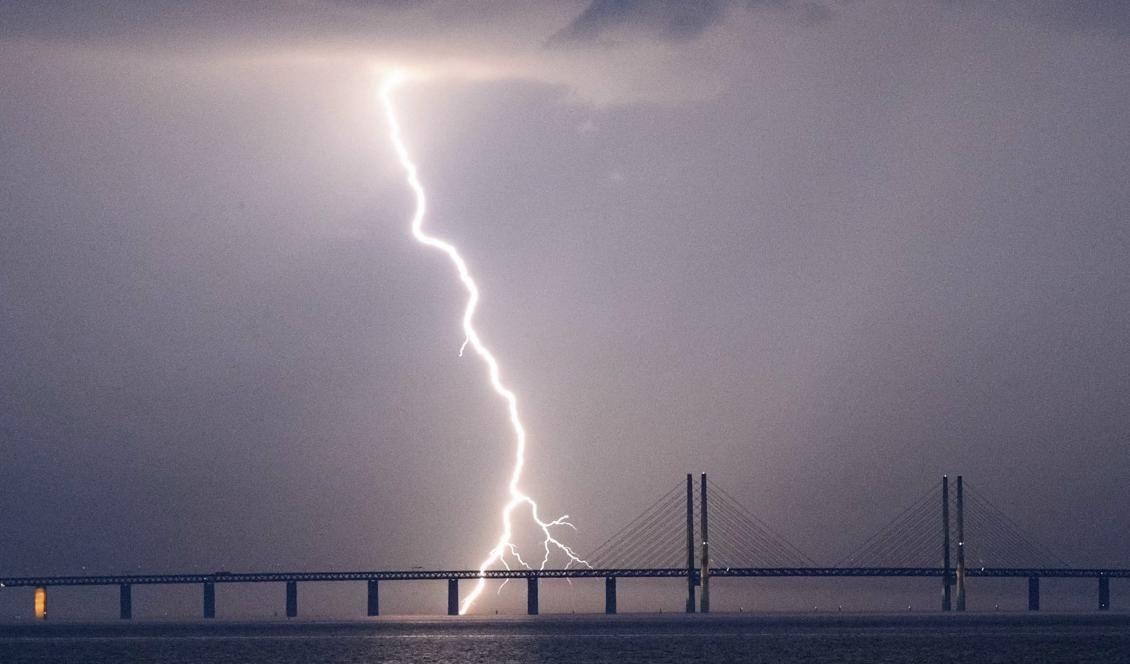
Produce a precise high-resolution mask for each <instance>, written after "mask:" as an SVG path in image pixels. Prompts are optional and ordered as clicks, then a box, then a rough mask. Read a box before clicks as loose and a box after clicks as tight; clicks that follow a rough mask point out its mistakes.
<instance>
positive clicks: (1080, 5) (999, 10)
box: [940, 0, 1130, 37]
mask: <svg viewBox="0 0 1130 664" xmlns="http://www.w3.org/2000/svg"><path fill="white" fill-rule="evenodd" d="M940 2H941V3H942V4H944V5H946V6H950V7H955V8H962V9H967V10H983V11H988V12H991V13H996V14H1000V15H1005V16H1009V17H1011V18H1021V19H1035V20H1037V21H1040V22H1042V23H1044V24H1047V25H1050V26H1053V27H1055V28H1058V29H1061V30H1068V31H1076V32H1098V33H1108V34H1114V35H1118V36H1121V37H1125V36H1127V35H1130V2H1125V1H1124V0H940Z"/></svg>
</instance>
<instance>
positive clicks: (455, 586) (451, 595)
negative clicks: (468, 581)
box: [447, 579, 459, 616]
mask: <svg viewBox="0 0 1130 664" xmlns="http://www.w3.org/2000/svg"><path fill="white" fill-rule="evenodd" d="M447 615H449V616H457V615H459V579H448V580H447Z"/></svg>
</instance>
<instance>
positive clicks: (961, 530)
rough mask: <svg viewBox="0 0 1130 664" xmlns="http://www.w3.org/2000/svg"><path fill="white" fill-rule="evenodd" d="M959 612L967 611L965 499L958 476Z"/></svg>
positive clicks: (959, 476)
mask: <svg viewBox="0 0 1130 664" xmlns="http://www.w3.org/2000/svg"><path fill="white" fill-rule="evenodd" d="M957 610H958V611H964V610H965V499H964V497H963V496H962V490H961V475H958V476H957Z"/></svg>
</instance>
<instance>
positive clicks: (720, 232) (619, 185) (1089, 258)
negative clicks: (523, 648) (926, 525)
mask: <svg viewBox="0 0 1130 664" xmlns="http://www.w3.org/2000/svg"><path fill="white" fill-rule="evenodd" d="M1128 62H1130V4H1127V3H1123V2H1120V1H1117V0H1080V1H1069V0H1030V1H1021V0H1002V1H999V2H990V1H988V0H983V1H982V0H950V1H941V0H938V1H928V2H915V3H905V2H899V1H895V0H890V1H887V0H855V1H846V0H844V1H839V2H834V1H831V0H829V1H824V2H817V1H790V0H747V1H744V2H738V1H734V2H727V1H725V0H707V1H703V2H695V3H684V2H678V1H675V0H670V1H656V2H646V1H638V0H593V1H592V2H553V3H549V2H546V3H527V2H517V1H504V0H499V1H495V2H482V3H456V2H421V3H406V2H400V1H394V0H389V1H387V2H380V1H376V0H374V1H372V2H364V1H354V0H337V1H334V0H287V1H285V2H258V1H254V2H247V3H226V2H218V1H217V2H213V1H211V0H207V1H203V2H194V3H182V2H164V1H162V2H154V1H147V2H141V1H140V0H138V1H127V0H121V1H115V0H106V1H104V2H80V1H63V2H52V3H40V2H30V1H27V2H25V1H22V0H17V1H15V2H4V3H3V4H2V5H0V577H4V576H6V577H14V576H31V575H65V574H82V573H90V574H114V573H119V572H128V573H172V572H211V571H214V570H231V571H248V572H250V571H274V570H284V571H322V570H376V569H409V568H411V567H414V566H421V567H424V568H429V569H433V568H434V569H474V568H476V567H477V565H478V564H479V562H480V561H481V560H482V559H483V557H484V556H485V554H486V553H487V552H488V551H489V550H490V548H491V547H492V546H493V545H494V542H495V540H496V539H497V537H498V530H499V516H498V511H499V507H500V506H501V504H502V502H503V501H504V500H505V497H506V482H507V479H508V477H509V473H510V467H511V462H512V458H513V441H512V437H511V433H510V429H509V428H508V423H507V420H506V411H505V407H504V404H503V403H502V402H501V401H500V400H499V399H498V398H497V397H496V396H495V395H494V394H493V393H492V392H491V391H490V389H489V387H488V385H487V383H486V375H485V372H484V369H483V366H482V364H481V363H480V362H478V360H476V359H475V358H473V357H471V356H468V355H465V356H463V357H460V353H459V351H460V346H461V344H462V343H463V340H464V337H463V333H462V331H461V329H460V327H459V323H460V321H459V319H460V316H461V314H462V310H463V306H464V302H465V293H464V291H463V290H462V289H461V287H460V284H459V281H458V279H457V276H456V274H455V272H454V271H453V270H452V268H451V265H450V264H449V263H448V262H447V261H446V259H445V258H444V257H443V256H442V255H440V254H438V253H437V252H435V251H431V250H429V249H427V248H424V247H422V246H421V245H419V244H417V243H416V242H415V241H414V240H413V238H412V235H411V233H410V231H409V226H408V224H409V220H410V218H411V215H412V212H413V205H414V201H413V198H412V192H411V190H410V189H409V188H408V186H407V184H406V182H405V179H404V173H403V171H402V170H401V168H400V165H399V164H398V163H397V161H396V157H395V155H394V153H393V150H392V145H391V143H390V141H389V136H388V127H387V125H386V123H385V119H384V116H383V115H382V110H381V106H380V102H379V98H378V89H379V86H380V83H381V81H382V79H383V78H384V77H385V76H386V75H387V73H388V72H389V71H390V70H391V69H392V68H400V69H403V70H407V71H409V72H411V73H412V74H413V76H414V78H413V79H412V80H411V81H410V82H408V83H406V84H405V85H403V86H402V87H400V88H399V89H398V90H397V91H396V102H397V107H398V110H399V114H400V118H401V121H402V123H403V130H404V138H405V140H406V142H407V144H408V146H409V148H410V149H411V151H412V154H413V156H414V158H415V160H416V162H417V164H418V165H419V168H420V177H421V179H422V181H423V183H424V185H425V186H426V187H427V190H428V195H429V205H430V209H429V213H428V220H427V225H428V227H429V229H430V230H431V232H433V233H435V234H437V235H440V236H442V237H445V238H448V239H450V240H451V241H452V242H454V243H455V244H457V245H458V246H459V248H460V250H461V251H462V252H463V254H464V256H465V257H466V259H467V261H468V264H469V266H470V269H471V271H472V273H473V274H474V276H475V278H476V279H477V281H478V283H479V286H480V288H481V291H482V303H481V306H480V308H479V311H478V314H477V318H476V321H477V326H478V328H479V331H480V333H481V334H482V336H483V339H484V341H485V342H486V343H487V344H488V345H489V346H490V347H491V349H492V350H493V351H494V352H495V354H496V355H497V357H498V359H499V362H500V364H501V368H502V373H503V376H504V379H505V380H506V381H507V383H508V384H509V385H510V386H511V387H512V388H513V389H514V391H515V392H516V393H517V395H518V399H519V405H520V408H521V412H522V416H523V419H524V421H525V423H526V427H527V429H528V432H529V437H530V438H529V445H530V447H529V453H528V459H527V461H528V463H527V467H526V471H525V475H524V477H523V481H522V486H523V488H524V489H525V490H526V491H527V492H529V493H530V494H531V495H533V496H534V497H535V498H537V499H538V501H539V502H540V503H541V505H542V508H543V510H544V513H545V514H546V515H547V516H551V517H552V516H557V515H560V514H568V515H569V516H570V520H571V522H572V523H573V524H575V526H576V527H577V531H576V532H572V531H558V533H559V534H560V536H561V537H562V538H563V539H564V540H566V541H567V542H568V543H569V544H570V545H572V546H574V548H575V549H576V550H577V551H578V553H581V554H584V553H586V552H588V551H591V550H593V549H594V548H595V547H596V546H597V545H599V544H600V543H601V542H603V541H604V540H605V539H607V538H608V537H610V536H612V535H613V534H614V533H616V532H617V531H618V530H619V529H620V528H621V527H622V526H623V525H624V524H626V523H627V522H628V521H630V520H631V519H632V518H633V517H635V516H636V515H637V514H639V513H640V512H641V511H643V510H644V509H645V508H646V507H647V506H648V505H650V504H652V502H653V501H655V500H656V499H657V498H659V497H660V496H661V495H663V494H664V492H666V491H667V490H668V489H671V488H673V487H675V486H676V485H677V484H678V483H679V482H681V481H683V478H684V476H685V474H686V473H688V472H695V473H698V472H707V473H708V474H709V476H710V478H711V480H712V481H713V482H716V483H717V484H718V486H720V487H723V488H724V489H725V490H726V491H727V492H729V493H730V494H731V495H732V496H733V497H734V498H735V499H737V500H739V501H740V502H741V503H742V504H743V505H744V506H745V507H746V508H748V509H749V510H750V511H751V512H753V513H754V514H756V515H757V516H759V517H760V518H761V519H763V520H764V521H765V522H766V523H767V524H768V525H769V526H771V527H772V528H773V529H774V530H775V531H776V532H778V533H780V534H781V535H783V536H785V537H787V538H788V539H789V541H791V542H792V543H793V544H794V545H796V546H797V547H799V548H800V549H801V550H803V551H804V552H805V553H806V554H807V555H808V556H810V557H811V558H812V559H813V560H814V561H816V562H817V563H819V564H826V565H832V564H835V563H836V562H838V561H840V560H841V559H842V558H843V557H844V556H846V555H848V554H849V553H851V552H852V551H853V550H855V549H856V548H858V547H859V545H860V544H861V543H862V542H863V541H864V540H865V539H866V538H867V537H868V536H869V535H871V534H872V533H873V532H874V531H876V530H877V529H879V528H880V527H881V526H883V525H884V524H885V523H887V522H889V521H890V520H891V519H892V518H894V517H895V516H896V515H898V514H899V512H901V511H902V510H903V508H905V507H906V506H907V505H910V504H911V503H912V502H913V501H914V500H915V499H917V498H919V497H920V496H922V495H923V494H925V493H927V492H928V491H929V490H930V488H931V486H932V485H934V484H935V483H936V482H938V481H939V480H940V478H941V476H942V475H943V474H946V473H948V474H949V475H951V476H954V475H963V476H964V478H965V479H966V481H967V482H969V484H970V485H971V486H972V487H974V488H975V489H976V490H977V491H978V492H979V494H980V495H981V496H984V497H986V498H987V499H988V500H991V501H992V503H993V504H994V505H995V506H996V507H998V508H1000V509H1001V510H1002V511H1003V512H1005V513H1007V514H1008V515H1009V516H1010V517H1011V518H1012V519H1015V521H1016V523H1017V524H1018V526H1020V527H1022V528H1023V529H1024V530H1025V531H1026V532H1028V533H1030V534H1031V535H1033V536H1034V537H1035V538H1037V539H1038V540H1039V542H1040V543H1042V544H1043V545H1045V546H1047V547H1048V548H1049V549H1051V550H1052V551H1054V552H1055V553H1056V554H1058V556H1060V557H1061V558H1063V559H1065V560H1066V561H1067V562H1068V563H1070V564H1071V565H1072V566H1078V567H1102V566H1108V567H1130V548H1128V546H1127V542H1130V517H1128V516H1127V505H1128V504H1130V488H1128V486H1127V478H1130V453H1128V443H1130V433H1128V432H1130V187H1128V186H1127V183H1128V177H1130V121H1128V119H1127V118H1128V116H1127V109H1128V107H1130V67H1127V63H1128ZM939 518H940V517H939ZM516 523H517V524H518V526H519V533H518V534H519V536H520V538H521V542H522V543H523V545H524V546H525V548H526V550H527V551H530V552H532V557H533V559H534V561H535V563H536V562H537V561H538V560H539V558H540V549H539V544H538V543H537V540H536V539H535V538H534V537H533V536H534V533H532V532H530V530H531V529H530V528H528V527H527V526H528V525H529V524H528V522H527V521H526V520H524V519H517V520H516ZM973 537H975V534H973V533H970V538H973ZM939 546H940V544H939ZM939 556H940V553H939ZM551 563H552V564H551V565H550V566H551V567H553V566H558V565H559V564H561V563H563V561H561V560H558V559H556V558H555V559H553V560H552V561H551ZM975 583H976V582H974V583H971V591H970V592H971V596H970V602H971V605H976V603H977V602H981V603H982V604H981V605H980V606H986V604H985V603H988V604H987V606H990V607H991V606H992V603H993V602H996V601H998V600H997V599H988V597H989V596H994V597H996V596H997V595H993V594H994V593H997V591H998V590H999V592H1000V593H1001V594H1000V595H999V596H1003V597H1007V598H1009V599H1008V600H1007V601H1009V602H1011V603H1012V604H1010V605H1009V606H1021V605H1022V602H1023V597H1022V594H1023V591H1022V589H1021V588H1022V583H1023V582H1022V581H982V582H980V586H977V585H975ZM1056 583H1058V582H1049V583H1048V585H1047V586H1046V587H1047V588H1048V589H1049V592H1055V591H1056V589H1057V588H1059V587H1060V586H1057V585H1056ZM1117 583H1118V584H1121V585H1117V586H1116V599H1117V601H1119V602H1120V603H1121V606H1122V607H1125V606H1126V602H1127V601H1128V600H1127V599H1125V598H1126V597H1127V596H1128V595H1130V584H1127V583H1125V582H1123V581H1118V582H1117ZM937 585H938V584H937V583H936V581H935V580H927V581H918V582H915V581H905V580H898V579H896V580H890V579H887V580H882V581H881V582H880V581H870V582H858V583H856V585H851V584H848V583H847V582H827V583H824V584H821V583H819V582H795V583H792V584H791V585H790V584H789V583H786V582H782V581H774V582H772V583H770V582H749V583H744V582H742V581H739V580H734V581H733V582H732V583H730V584H729V585H727V583H723V582H719V583H717V585H716V586H715V588H716V590H715V593H716V600H715V602H716V604H717V606H718V607H719V608H721V609H726V608H735V609H736V607H737V606H739V605H742V606H745V607H749V606H756V607H759V608H763V609H772V608H794V609H795V608H803V607H811V606H812V604H813V603H817V602H819V603H821V604H840V603H844V602H845V601H848V600H851V601H855V599H854V598H855V597H856V595H857V593H858V592H859V589H860V588H866V589H868V591H869V592H874V593H876V594H877V596H876V597H875V598H874V599H873V600H872V601H873V602H874V604H873V606H876V607H888V606H889V604H884V602H888V603H893V604H890V606H901V607H905V606H906V605H907V604H908V603H909V602H910V601H914V602H918V601H919V600H918V599H917V598H925V599H922V600H921V601H923V602H926V603H930V604H931V605H932V604H935V603H936V598H937V596H938V595H939V588H937V587H936V586H937ZM386 586H387V590H386ZM1068 586H1070V584H1068ZM623 587H624V592H625V599H624V600H622V605H623V606H624V607H625V608H626V609H633V610H654V609H656V608H664V609H665V610H680V609H681V606H682V596H681V594H680V592H681V586H680V584H679V582H678V581H670V582H667V581H663V582H660V581H655V582H644V581H640V582H637V583H636V585H631V584H627V583H626V584H625V585H624V586H623ZM632 588H638V589H640V590H639V592H640V593H643V592H644V591H645V590H646V591H648V592H653V593H654V598H655V599H654V603H652V604H649V603H648V602H649V601H651V600H647V601H645V598H644V595H642V594H639V595H635V596H633V595H632V594H631V593H632V592H633V590H632ZM494 589H495V586H493V585H492V586H491V587H490V588H489V591H488V592H487V593H486V594H485V595H484V596H483V599H482V601H481V604H480V605H479V606H478V607H477V609H476V610H477V611H482V612H486V611H493V610H495V609H498V610H500V611H502V612H519V611H522V610H523V609H524V606H525V600H526V597H525V584H524V582H522V583H514V584H511V585H510V586H508V587H506V588H504V589H503V590H502V592H501V594H496V593H495V592H494ZM1069 590H1070V588H1069ZM888 591H889V593H891V594H889V595H884V593H886V592H888ZM52 592H55V591H52ZM116 592H117V590H116V589H115V588H112V587H111V588H102V589H73V588H72V589H60V590H59V591H58V594H57V596H56V597H54V598H53V602H54V606H55V607H56V608H55V610H56V612H57V615H59V616H60V618H61V619H66V618H67V617H71V618H75V619H77V618H81V617H84V616H87V617H105V616H114V615H115V614H116V611H117V606H116V599H115V593H116ZM444 592H445V589H444V588H443V587H442V584H441V583H438V582H436V583H432V584H427V583H421V584H386V585H382V593H385V594H386V596H384V597H382V602H384V603H385V604H384V606H387V607H388V611H389V612H398V613H412V612H418V611H426V612H441V611H442V608H441V607H442V606H443V601H444ZM542 592H543V603H544V605H545V607H546V608H545V610H547V611H570V610H574V609H575V610H577V611H582V610H585V611H590V610H591V611H597V610H600V606H601V601H602V599H603V598H602V596H601V592H602V591H601V589H600V587H599V582H597V581H591V582H590V581H583V582H575V583H574V585H573V586H569V585H567V584H566V583H565V582H563V581H562V582H554V583H553V584H552V585H548V586H547V588H546V589H545V590H543V591H542ZM1065 592H1067V591H1065ZM1071 592H1074V591H1071ZM1079 592H1080V593H1084V594H1085V596H1084V597H1083V599H1082V600H1080V601H1081V602H1082V604H1084V605H1086V606H1088V607H1089V606H1090V605H1091V604H1093V600H1092V598H1091V595H1092V594H1093V583H1092V582H1091V581H1088V582H1087V583H1086V584H1083V585H1081V586H1080V588H1079ZM100 593H101V594H100ZM221 593H222V598H221V600H220V607H221V613H222V614H223V615H229V616H231V615H236V614H237V613H239V612H246V613H247V614H248V615H270V614H271V612H277V611H280V610H281V599H280V598H281V593H282V591H281V590H280V589H279V588H278V587H274V586H270V585H266V584H256V585H254V586H250V587H241V588H240V590H239V591H238V592H237V591H235V590H233V589H230V588H223V589H221ZM303 593H304V595H303V602H304V608H303V611H304V613H306V612H309V613H310V614H313V615H318V614H325V615H339V614H340V615H355V614H357V613H359V612H360V610H361V609H360V607H362V606H363V594H364V588H363V585H361V584H357V587H356V588H354V587H353V584H342V585H341V586H340V587H339V586H329V587H327V586H311V587H310V589H309V591H307V589H306V587H305V586H304V589H303ZM915 593H917V594H915ZM978 593H980V594H979V595H978ZM1119 594H1120V595H1122V597H1121V598H1117V595H1119ZM103 595H104V596H105V600H99V601H97V602H88V601H87V599H88V598H91V597H102V596H103ZM135 595H136V598H135V600H134V601H135V604H136V609H135V611H136V612H137V615H139V616H143V617H144V616H160V615H162V612H163V611H170V612H171V613H172V615H185V616H190V617H196V616H197V615H198V612H199V602H200V598H199V588H198V587H196V586H191V587H189V586H185V587H176V588H158V587H146V588H139V589H138V590H136V591H135ZM237 595H238V596H237ZM906 596H911V599H910V600H907V599H906V598H905V597H906ZM30 597H31V590H30V589H27V588H18V589H17V588H7V589H0V620H12V619H15V618H17V617H20V616H23V617H24V618H23V619H30V613H29V612H30V608H29V607H30V602H31V599H30ZM633 597H637V599H635V600H633ZM892 598H894V599H892ZM861 601H862V600H860V602H861ZM633 602H636V603H635V604H633ZM857 603H859V602H857ZM1002 603H1003V602H1002ZM94 605H96V606H94ZM307 607H309V609H308V610H307ZM855 608H866V607H865V606H860V607H855ZM382 610H384V609H383V607H382Z"/></svg>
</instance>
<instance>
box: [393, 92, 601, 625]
mask: <svg viewBox="0 0 1130 664" xmlns="http://www.w3.org/2000/svg"><path fill="white" fill-rule="evenodd" d="M407 80H408V77H407V75H406V74H405V73H403V72H394V73H392V74H391V75H389V76H388V77H387V78H386V79H385V81H384V83H383V84H382V85H381V92H380V97H381V103H382V105H383V106H384V112H385V120H386V122H387V123H388V128H389V140H390V141H391V142H392V146H393V148H394V150H395V151H396V156H397V158H398V159H399V160H400V165H401V166H402V167H403V168H404V173H405V176H406V178H407V180H408V186H409V188H411V189H412V192H413V194H415V197H416V210H415V212H414V213H413V215H412V236H413V237H414V238H415V239H416V241H417V242H419V243H420V244H423V245H425V246H427V247H431V248H432V249H436V250H439V251H441V252H443V253H444V254H445V255H446V256H447V257H448V259H449V260H450V261H451V263H452V265H453V266H454V267H455V271H456V272H457V273H458V274H459V281H460V282H462V284H463V288H464V289H466V291H467V306H466V307H465V308H464V309H463V334H464V340H463V345H462V347H460V349H459V355H460V356H461V357H462V355H463V351H464V350H465V349H466V348H467V347H468V346H470V347H471V350H472V351H473V352H474V353H475V355H477V356H478V357H479V359H481V360H482V361H483V364H484V365H486V369H487V376H488V378H489V380H490V386H491V388H492V389H493V390H494V392H495V393H496V394H497V395H498V396H499V397H500V398H501V399H502V401H504V402H505V404H506V411H507V413H508V415H509V418H510V428H511V429H512V430H513V432H514V465H513V468H512V469H511V471H510V481H509V483H508V484H507V492H508V499H507V501H506V503H505V504H504V505H503V507H502V512H501V517H502V532H501V533H500V534H499V536H498V540H497V542H496V543H495V545H494V548H492V549H491V550H490V552H489V553H488V554H487V557H486V558H485V559H483V561H482V562H481V563H480V564H479V576H478V579H477V581H476V583H475V587H474V588H472V590H471V592H470V593H469V594H468V595H467V597H466V598H465V599H464V600H463V603H462V604H461V605H460V607H459V614H460V615H463V614H465V613H467V612H468V611H469V610H470V609H471V606H472V605H473V604H474V603H475V600H476V599H478V597H479V595H480V594H482V592H483V588H484V586H485V584H486V578H485V576H484V574H485V572H486V570H487V569H489V568H490V567H492V566H494V565H496V564H502V565H503V566H505V567H506V568H507V569H510V563H509V561H508V560H507V556H508V555H509V556H510V557H512V558H513V559H514V560H515V561H516V562H517V563H518V564H519V565H521V566H523V567H525V568H527V569H529V568H530V566H529V565H528V564H527V563H526V561H525V560H523V559H522V556H521V555H520V554H519V553H518V547H517V546H516V545H515V544H514V543H513V542H512V538H513V534H514V521H513V515H514V511H515V510H517V509H518V508H520V507H524V508H528V509H529V513H530V518H531V519H532V520H533V522H534V523H535V524H536V525H537V527H538V528H539V529H540V530H541V534H542V538H543V539H542V546H543V548H544V555H543V556H542V560H541V565H540V567H539V569H545V566H546V564H548V563H549V558H550V555H551V553H552V552H553V551H555V550H556V551H560V552H562V553H564V554H565V555H566V556H567V557H568V562H567V563H566V566H569V565H572V564H574V563H576V564H580V565H585V566H589V565H588V563H587V562H586V561H584V560H582V559H581V558H580V557H579V556H577V554H576V553H575V552H574V551H573V549H571V548H570V547H569V546H568V545H566V544H564V543H563V542H561V541H560V540H558V539H557V538H556V537H554V536H553V530H554V529H555V528H557V527H560V526H566V527H569V528H573V529H574V530H575V529H576V528H575V527H574V526H573V524H572V523H570V522H569V515H568V514H566V515H563V516H560V517H558V518H556V519H551V520H548V521H547V520H544V519H542V517H541V516H540V515H539V514H538V504H537V502H536V501H534V499H533V498H531V497H530V496H529V495H528V494H526V493H525V492H523V491H522V490H521V488H520V482H521V479H522V470H523V468H524V467H525V465H526V427H525V426H524V425H523V424H522V418H521V417H519V415H518V397H517V396H515V394H514V392H513V391H511V390H510V388H508V387H506V384H505V383H503V382H502V372H501V370H500V369H499V366H498V360H496V359H495V357H494V355H493V354H492V353H491V352H490V350H489V349H488V348H487V347H486V345H485V344H484V343H483V341H482V339H481V337H479V333H478V331H476V330H475V326H474V319H475V310H476V309H477V308H478V306H479V287H478V285H477V284H475V280H474V279H473V278H472V277H471V272H470V270H469V269H468V268H467V262H466V261H465V260H463V257H462V256H461V255H460V254H459V250H458V249H456V248H455V246H454V245H453V244H451V243H450V242H446V241H444V240H442V239H440V238H438V237H436V236H434V235H429V234H428V233H426V232H424V228H423V227H424V217H425V215H426V213H427V196H426V194H425V192H424V185H423V184H421V182H420V177H419V173H418V171H417V168H416V164H415V162H413V161H412V158H411V156H410V155H409V153H408V147H407V146H406V145H405V143H404V138H403V135H402V134H401V130H400V122H399V120H397V115H396V107H395V105H394V104H393V101H392V93H393V91H394V90H395V89H396V88H397V87H399V86H400V85H402V84H403V83H405V82H406V81H407ZM504 585H505V584H504ZM500 589H501V588H500Z"/></svg>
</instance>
